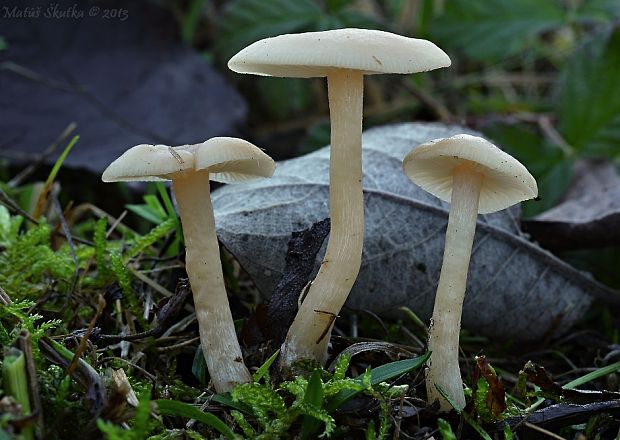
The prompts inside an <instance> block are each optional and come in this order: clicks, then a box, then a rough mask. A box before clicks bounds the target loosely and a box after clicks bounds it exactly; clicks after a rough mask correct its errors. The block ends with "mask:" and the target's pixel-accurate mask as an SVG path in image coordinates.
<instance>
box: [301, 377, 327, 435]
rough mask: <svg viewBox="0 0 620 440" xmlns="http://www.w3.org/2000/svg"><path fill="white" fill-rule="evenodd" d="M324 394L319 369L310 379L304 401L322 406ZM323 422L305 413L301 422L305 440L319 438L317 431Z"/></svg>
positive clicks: (318, 406)
mask: <svg viewBox="0 0 620 440" xmlns="http://www.w3.org/2000/svg"><path fill="white" fill-rule="evenodd" d="M323 396H324V392H323V382H322V381H321V371H320V370H318V369H317V370H314V372H313V373H312V375H311V376H310V379H309V380H308V385H307V386H306V392H305V393H304V402H305V403H307V404H309V405H312V406H315V407H317V408H321V406H323ZM321 423H323V422H321V421H320V420H318V419H315V418H314V417H312V416H308V415H305V416H304V418H303V421H302V423H301V438H302V439H304V440H306V439H313V438H317V436H316V433H317V432H318V430H319V429H320V428H321Z"/></svg>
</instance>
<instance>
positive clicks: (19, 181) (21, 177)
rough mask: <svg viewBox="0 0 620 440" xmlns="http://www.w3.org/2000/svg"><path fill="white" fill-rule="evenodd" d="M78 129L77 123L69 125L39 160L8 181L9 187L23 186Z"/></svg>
mask: <svg viewBox="0 0 620 440" xmlns="http://www.w3.org/2000/svg"><path fill="white" fill-rule="evenodd" d="M76 128H77V124H76V123H75V122H71V123H70V124H69V125H67V127H66V128H65V129H64V130H63V131H62V133H60V136H58V138H56V140H55V141H54V142H53V143H52V144H51V145H50V146H49V147H47V148H46V149H45V150H44V151H43V153H41V155H40V156H39V157H38V158H37V159H35V160H34V161H33V162H32V163H31V164H30V165H28V166H27V167H26V168H24V169H23V170H22V171H20V172H19V173H18V174H17V175H16V176H15V177H13V178H12V179H11V180H9V181H8V183H7V185H8V187H9V188H15V187H17V186H19V185H21V184H22V182H23V181H24V180H26V179H27V178H28V176H30V175H31V174H32V173H33V172H34V171H35V170H36V169H37V168H38V167H40V166H41V164H42V163H43V162H45V159H47V158H48V157H50V156H51V155H52V154H54V152H55V151H56V149H57V148H58V146H59V145H60V144H62V143H64V142H65V141H66V140H67V139H68V138H69V136H71V133H73V132H74V131H75V129H76Z"/></svg>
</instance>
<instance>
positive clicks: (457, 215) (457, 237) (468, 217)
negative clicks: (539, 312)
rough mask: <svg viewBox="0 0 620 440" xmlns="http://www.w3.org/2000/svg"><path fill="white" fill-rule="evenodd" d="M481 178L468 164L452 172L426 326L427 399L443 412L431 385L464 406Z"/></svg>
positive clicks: (443, 406) (442, 403)
mask: <svg viewBox="0 0 620 440" xmlns="http://www.w3.org/2000/svg"><path fill="white" fill-rule="evenodd" d="M482 179H483V177H482V175H481V174H480V173H478V172H476V171H475V170H474V169H473V167H472V166H471V165H469V164H465V165H461V166H459V167H458V168H457V169H455V171H454V176H453V184H452V200H451V206H450V214H449V217H448V228H447V231H446V244H445V248H444V254H443V264H442V266H441V275H440V276H439V284H438V285H437V295H436V297H435V307H434V309H433V318H432V320H431V327H430V330H429V339H428V349H429V350H430V351H431V352H432V354H431V357H430V359H429V361H428V364H427V365H428V369H427V371H426V393H427V396H428V402H429V403H432V402H434V401H435V400H439V404H440V409H441V410H442V411H450V410H451V409H452V406H451V405H450V403H448V401H447V400H446V399H445V398H444V397H443V396H442V395H441V394H440V393H439V391H438V389H437V387H436V385H439V386H440V387H441V388H442V389H443V390H444V391H445V392H446V393H447V395H448V396H449V397H450V398H451V399H452V400H453V401H454V402H455V404H456V405H457V407H458V408H459V409H463V408H464V407H465V394H464V393H463V382H462V380H461V370H460V369H459V331H460V329H461V312H462V309H463V299H464V298H465V287H466V284H467V270H468V268H469V259H470V256H471V248H472V244H473V241H474V234H475V231H476V217H477V216H478V200H479V196H480V187H481V185H482Z"/></svg>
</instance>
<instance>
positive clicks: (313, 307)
mask: <svg viewBox="0 0 620 440" xmlns="http://www.w3.org/2000/svg"><path fill="white" fill-rule="evenodd" d="M363 81H364V79H363V76H362V73H361V72H359V71H352V70H344V71H335V72H333V73H329V74H328V75H327V84H328V96H329V108H330V113H331V115H332V119H331V153H330V159H329V181H330V185H329V200H330V205H329V208H330V213H329V214H330V217H331V230H330V237H329V241H328V243H327V250H326V251H325V257H324V258H323V262H322V263H321V267H320V269H319V272H318V274H317V276H316V278H315V279H314V281H313V282H312V284H311V285H310V289H309V290H308V293H307V295H306V299H305V300H304V301H303V302H302V303H301V305H300V307H299V311H298V312H297V315H296V317H295V320H294V321H293V324H292V325H291V327H290V329H289V331H288V334H287V339H286V342H285V345H284V347H283V348H285V349H284V350H283V351H282V362H283V363H284V364H285V365H287V364H290V363H291V362H293V361H294V360H295V359H298V358H311V359H316V360H317V361H319V362H321V363H324V362H325V361H326V355H327V343H328V342H329V338H330V332H331V328H332V325H333V323H334V321H335V318H336V315H337V314H338V312H339V311H340V309H341V308H342V306H343V304H344V302H345V300H346V299H347V297H348V295H349V292H350V291H351V288H352V287H353V283H354V282H355V279H356V278H357V274H358V272H359V269H360V265H361V261H362V243H363V241H364V195H363V192H362V151H361V145H362V143H361V135H362V98H363V85H364V82H363ZM327 292H328V293H329V294H326V293H327Z"/></svg>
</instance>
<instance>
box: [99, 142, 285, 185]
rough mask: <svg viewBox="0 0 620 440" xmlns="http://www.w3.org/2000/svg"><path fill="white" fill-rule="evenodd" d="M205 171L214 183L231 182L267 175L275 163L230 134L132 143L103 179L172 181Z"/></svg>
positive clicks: (113, 163)
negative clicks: (185, 141) (184, 141)
mask: <svg viewBox="0 0 620 440" xmlns="http://www.w3.org/2000/svg"><path fill="white" fill-rule="evenodd" d="M199 170H205V171H208V172H209V178H210V179H211V180H215V181H218V182H224V183H235V182H241V181H248V180H253V179H257V178H260V177H271V175H272V174H273V172H274V170H275V163H274V161H273V159H272V158H271V157H269V156H268V155H267V154H265V153H264V152H263V151H262V150H261V149H260V148H258V147H257V146H255V145H253V144H251V143H250V142H247V141H244V140H243V139H237V138H230V137H215V138H211V139H209V140H207V141H205V142H202V143H200V144H193V145H182V146H179V147H169V146H167V145H146V144H142V145H136V146H135V147H133V148H130V149H129V150H127V151H126V152H125V153H123V154H122V155H121V156H120V157H119V158H118V159H116V160H115V161H114V162H112V163H111V164H110V165H109V166H108V168H106V170H105V171H104V172H103V176H102V177H101V179H102V180H103V181H104V182H128V181H161V180H172V179H174V178H176V177H177V176H179V175H181V174H182V173H188V172H194V171H199Z"/></svg>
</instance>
